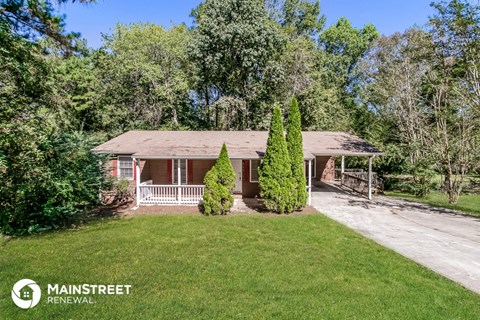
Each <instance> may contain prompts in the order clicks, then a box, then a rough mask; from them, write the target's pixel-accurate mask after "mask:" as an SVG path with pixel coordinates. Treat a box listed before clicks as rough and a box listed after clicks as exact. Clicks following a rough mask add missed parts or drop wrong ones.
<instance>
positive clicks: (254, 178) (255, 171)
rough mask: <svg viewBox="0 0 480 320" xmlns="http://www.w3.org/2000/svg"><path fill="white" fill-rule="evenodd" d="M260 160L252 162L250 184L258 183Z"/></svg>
mask: <svg viewBox="0 0 480 320" xmlns="http://www.w3.org/2000/svg"><path fill="white" fill-rule="evenodd" d="M259 166H260V160H250V182H258V167H259Z"/></svg>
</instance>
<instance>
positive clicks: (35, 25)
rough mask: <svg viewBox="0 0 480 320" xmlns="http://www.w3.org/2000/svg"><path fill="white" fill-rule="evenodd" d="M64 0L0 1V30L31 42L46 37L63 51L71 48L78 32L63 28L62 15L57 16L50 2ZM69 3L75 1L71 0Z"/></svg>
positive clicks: (90, 0)
mask: <svg viewBox="0 0 480 320" xmlns="http://www.w3.org/2000/svg"><path fill="white" fill-rule="evenodd" d="M66 2H68V0H57V1H51V0H42V1H39V0H34V1H31V0H29V1H25V0H4V1H1V2H0V27H1V28H0V29H2V32H5V31H6V32H8V33H11V34H13V35H15V36H18V37H21V38H23V39H28V40H32V41H35V40H37V39H38V38H41V37H43V36H47V37H50V38H52V39H53V40H54V41H56V42H57V43H58V44H60V45H62V46H63V47H64V48H65V49H66V50H71V49H73V48H74V44H73V42H72V41H73V40H75V39H76V38H78V33H74V32H70V33H67V32H66V31H65V21H64V19H65V18H64V17H63V16H61V15H57V14H56V12H55V10H54V8H53V4H54V3H66ZM72 2H75V0H73V1H72ZM79 2H80V3H92V2H96V1H95V0H80V1H79Z"/></svg>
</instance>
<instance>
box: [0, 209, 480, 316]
mask: <svg viewBox="0 0 480 320" xmlns="http://www.w3.org/2000/svg"><path fill="white" fill-rule="evenodd" d="M21 278H30V279H33V280H35V281H37V282H38V283H39V285H40V286H41V287H42V290H43V289H44V287H46V284H47V283H52V284H54V283H58V284H81V283H90V284H131V285H132V293H131V294H130V295H128V296H127V295H124V296H95V297H94V299H95V300H96V303H95V304H92V305H87V304H70V305H66V304H57V305H54V304H47V303H46V293H45V292H44V296H43V297H42V300H41V301H40V304H39V305H38V306H36V307H35V308H33V309H29V310H22V309H19V308H17V307H16V306H15V305H14V304H13V302H12V301H11V299H10V290H11V288H12V286H13V284H14V282H16V281H17V280H19V279H21ZM44 291H45V290H44ZM0 318H1V319H57V318H58V319H261V318H266V319H382V320H383V319H479V318H480V296H478V295H476V294H474V293H472V292H470V291H468V290H466V289H464V288H462V287H460V286H458V285H456V284H454V283H453V282H451V281H449V280H446V279H445V278H443V277H441V276H439V275H437V274H435V273H433V272H430V271H429V270H426V269H425V268H423V267H420V266H418V265H417V264H415V263H414V262H412V261H410V260H407V259H405V258H403V257H401V256H399V255H397V254H395V253H393V252H392V251H390V250H387V249H385V248H383V247H381V246H379V245H377V244H375V243H373V242H372V241H370V240H368V239H366V238H364V237H362V236H360V235H358V234H356V233H354V232H353V231H351V230H350V229H347V228H346V227H343V226H342V225H340V224H338V223H336V222H334V221H332V220H330V219H328V218H326V217H324V216H322V215H319V214H310V215H293V216H273V215H260V214H252V215H246V214H245V215H233V216H227V217H202V216H196V215H163V216H138V217H134V218H124V219H115V220H113V219H112V220H106V221H104V222H99V223H96V224H93V225H89V226H86V227H83V228H81V229H79V230H72V231H63V232H56V233H50V234H47V235H43V236H35V237H29V238H23V239H15V240H10V241H7V242H4V243H3V245H1V246H0Z"/></svg>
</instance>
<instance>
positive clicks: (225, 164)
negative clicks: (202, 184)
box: [215, 143, 235, 192]
mask: <svg viewBox="0 0 480 320" xmlns="http://www.w3.org/2000/svg"><path fill="white" fill-rule="evenodd" d="M215 167H216V169H217V172H218V182H219V183H220V184H221V185H223V186H224V187H225V188H227V190H228V191H229V192H233V189H234V188H235V171H233V167H232V163H231V162H230V158H229V157H228V151H227V146H226V145H225V143H224V144H223V146H222V150H220V155H219V156H218V159H217V162H216V163H215Z"/></svg>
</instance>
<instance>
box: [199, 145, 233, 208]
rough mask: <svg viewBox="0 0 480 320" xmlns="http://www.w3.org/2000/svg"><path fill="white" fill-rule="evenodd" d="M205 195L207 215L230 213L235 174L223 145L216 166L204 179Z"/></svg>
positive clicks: (204, 203)
mask: <svg viewBox="0 0 480 320" xmlns="http://www.w3.org/2000/svg"><path fill="white" fill-rule="evenodd" d="M204 184H205V193H204V196H203V212H204V214H205V215H207V216H208V215H218V214H220V215H222V214H226V213H227V212H228V211H230V208H231V207H232V205H233V196H232V193H233V188H234V187H235V172H234V171H233V168H232V163H231V162H230V158H229V157H228V151H227V147H226V145H225V144H223V146H222V149H221V151H220V155H219V156H218V159H217V161H216V162H215V165H214V166H213V167H212V168H211V169H210V170H209V171H208V172H207V174H206V175H205V178H204Z"/></svg>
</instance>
